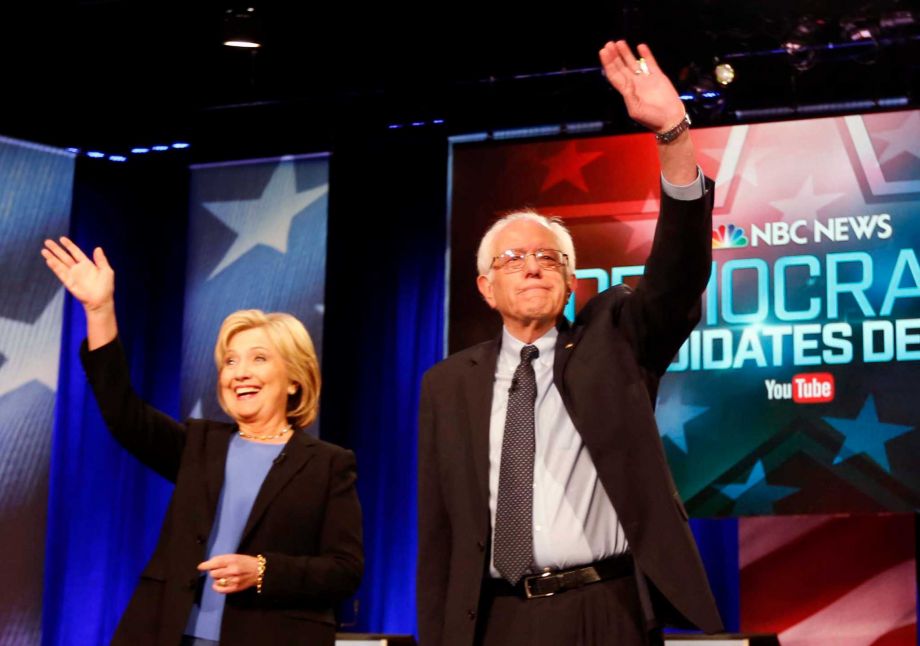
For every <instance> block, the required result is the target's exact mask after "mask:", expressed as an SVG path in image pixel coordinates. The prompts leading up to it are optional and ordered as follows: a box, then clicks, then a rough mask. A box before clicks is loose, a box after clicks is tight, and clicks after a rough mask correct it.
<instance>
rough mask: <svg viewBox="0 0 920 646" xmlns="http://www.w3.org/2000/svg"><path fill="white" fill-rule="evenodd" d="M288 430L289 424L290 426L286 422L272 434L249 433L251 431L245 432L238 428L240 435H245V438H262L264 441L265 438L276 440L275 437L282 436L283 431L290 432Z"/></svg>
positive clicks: (289, 428)
mask: <svg viewBox="0 0 920 646" xmlns="http://www.w3.org/2000/svg"><path fill="white" fill-rule="evenodd" d="M290 432H291V426H290V424H288V425H287V426H285V427H284V428H283V429H281V430H280V431H278V432H277V433H275V434H274V435H253V434H251V433H247V432H246V431H244V430H243V429H240V430H239V434H240V437H245V438H246V439H247V440H262V441H265V440H276V439H278V438H279V437H282V436H283V435H284V434H285V433H290Z"/></svg>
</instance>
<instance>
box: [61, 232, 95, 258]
mask: <svg viewBox="0 0 920 646" xmlns="http://www.w3.org/2000/svg"><path fill="white" fill-rule="evenodd" d="M61 245H62V246H63V247H64V248H65V249H67V251H68V252H70V255H71V256H73V259H74V260H76V261H77V262H83V261H84V260H89V258H87V257H86V254H85V253H83V251H82V250H81V249H80V247H78V246H77V245H75V244H74V243H73V241H72V240H71V239H70V238H68V237H67V236H61Z"/></svg>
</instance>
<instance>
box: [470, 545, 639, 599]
mask: <svg viewBox="0 0 920 646" xmlns="http://www.w3.org/2000/svg"><path fill="white" fill-rule="evenodd" d="M632 573H633V558H632V555H631V554H629V553H626V554H618V555H617V556H611V557H610V558H607V559H604V560H603V561H597V562H596V563H592V564H591V565H583V566H581V567H574V568H569V569H567V570H555V571H553V570H550V571H547V572H541V573H540V574H532V575H530V576H525V577H524V578H523V579H521V580H520V581H518V582H517V584H516V585H511V584H510V583H508V582H507V581H505V580H504V579H489V580H488V581H487V582H486V589H487V590H488V592H490V593H491V594H492V595H493V596H496V597H508V596H512V597H522V598H524V599H537V598H540V597H551V596H553V595H554V594H559V593H561V592H566V591H567V590H574V589H576V588H580V587H582V586H585V585H588V584H590V583H598V582H599V581H607V580H609V579H619V578H621V577H624V576H630V575H631V574H632Z"/></svg>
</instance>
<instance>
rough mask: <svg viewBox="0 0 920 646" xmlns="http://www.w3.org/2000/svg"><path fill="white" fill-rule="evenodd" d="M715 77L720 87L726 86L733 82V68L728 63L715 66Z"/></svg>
mask: <svg viewBox="0 0 920 646" xmlns="http://www.w3.org/2000/svg"><path fill="white" fill-rule="evenodd" d="M715 76H716V81H718V82H719V83H720V84H721V85H728V84H729V83H731V82H732V81H734V80H735V68H734V67H732V66H731V65H729V64H728V63H719V64H718V65H716V69H715Z"/></svg>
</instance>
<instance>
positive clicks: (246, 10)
mask: <svg viewBox="0 0 920 646" xmlns="http://www.w3.org/2000/svg"><path fill="white" fill-rule="evenodd" d="M256 13H257V12H256V8H255V7H253V6H251V5H247V6H243V7H231V8H229V9H227V10H226V11H225V12H224V45H226V46H227V47H237V48H242V49H257V48H259V47H261V46H262V40H261V38H260V35H259V32H260V29H259V24H258V16H257V15H256Z"/></svg>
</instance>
